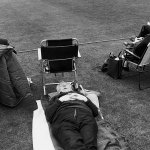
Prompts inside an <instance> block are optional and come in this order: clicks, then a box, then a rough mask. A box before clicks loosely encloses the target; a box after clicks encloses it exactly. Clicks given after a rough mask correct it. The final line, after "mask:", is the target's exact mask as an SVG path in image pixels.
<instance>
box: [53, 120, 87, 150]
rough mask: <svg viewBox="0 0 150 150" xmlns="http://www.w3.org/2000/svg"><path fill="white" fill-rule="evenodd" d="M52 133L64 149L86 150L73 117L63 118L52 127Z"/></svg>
mask: <svg viewBox="0 0 150 150" xmlns="http://www.w3.org/2000/svg"><path fill="white" fill-rule="evenodd" d="M52 131H53V135H54V137H55V138H56V140H57V141H58V142H59V143H60V145H61V146H62V148H64V150H87V148H86V146H85V144H84V142H83V138H82V136H81V134H80V133H79V128H78V124H77V123H76V119H75V118H69V119H68V120H64V121H63V122H62V123H61V124H57V125H56V124H55V125H53V128H52Z"/></svg>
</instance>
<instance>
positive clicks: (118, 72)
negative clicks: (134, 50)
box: [107, 52, 123, 79]
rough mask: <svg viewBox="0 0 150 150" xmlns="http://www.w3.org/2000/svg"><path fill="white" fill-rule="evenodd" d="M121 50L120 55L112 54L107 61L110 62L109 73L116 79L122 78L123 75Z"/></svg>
mask: <svg viewBox="0 0 150 150" xmlns="http://www.w3.org/2000/svg"><path fill="white" fill-rule="evenodd" d="M120 54H121V52H119V54H118V56H114V55H110V56H109V58H108V60H107V63H108V70H107V74H108V75H109V76H111V77H112V78H114V79H120V78H121V76H122V68H123V66H122V63H123V60H122V58H121V57H120Z"/></svg>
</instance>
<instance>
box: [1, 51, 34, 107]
mask: <svg viewBox="0 0 150 150" xmlns="http://www.w3.org/2000/svg"><path fill="white" fill-rule="evenodd" d="M27 99H28V100H29V101H30V102H31V101H32V100H33V95H32V93H31V91H30V87H29V85H28V82H27V78H26V76H25V73H24V71H23V69H22V67H21V66H20V64H19V62H18V60H17V58H16V54H15V50H14V49H13V48H7V49H0V103H1V104H3V105H6V106H9V107H15V106H17V105H18V104H19V103H20V102H21V101H22V100H27ZM30 102H29V103H30ZM34 105H35V106H36V102H34ZM35 108H36V107H35Z"/></svg>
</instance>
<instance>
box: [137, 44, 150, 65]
mask: <svg viewBox="0 0 150 150" xmlns="http://www.w3.org/2000/svg"><path fill="white" fill-rule="evenodd" d="M149 63H150V45H148V47H147V50H146V52H145V54H144V56H143V58H142V60H141V62H140V64H139V66H144V65H148V64H149Z"/></svg>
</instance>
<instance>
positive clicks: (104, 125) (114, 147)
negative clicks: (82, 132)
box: [97, 121, 131, 150]
mask: <svg viewBox="0 0 150 150" xmlns="http://www.w3.org/2000/svg"><path fill="white" fill-rule="evenodd" d="M97 123H98V133H99V134H98V149H100V150H131V148H130V146H129V143H128V141H127V140H126V139H125V137H123V136H121V135H120V134H119V133H118V132H117V131H115V130H114V129H113V127H112V126H111V124H110V123H108V122H106V121H99V122H97Z"/></svg>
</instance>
